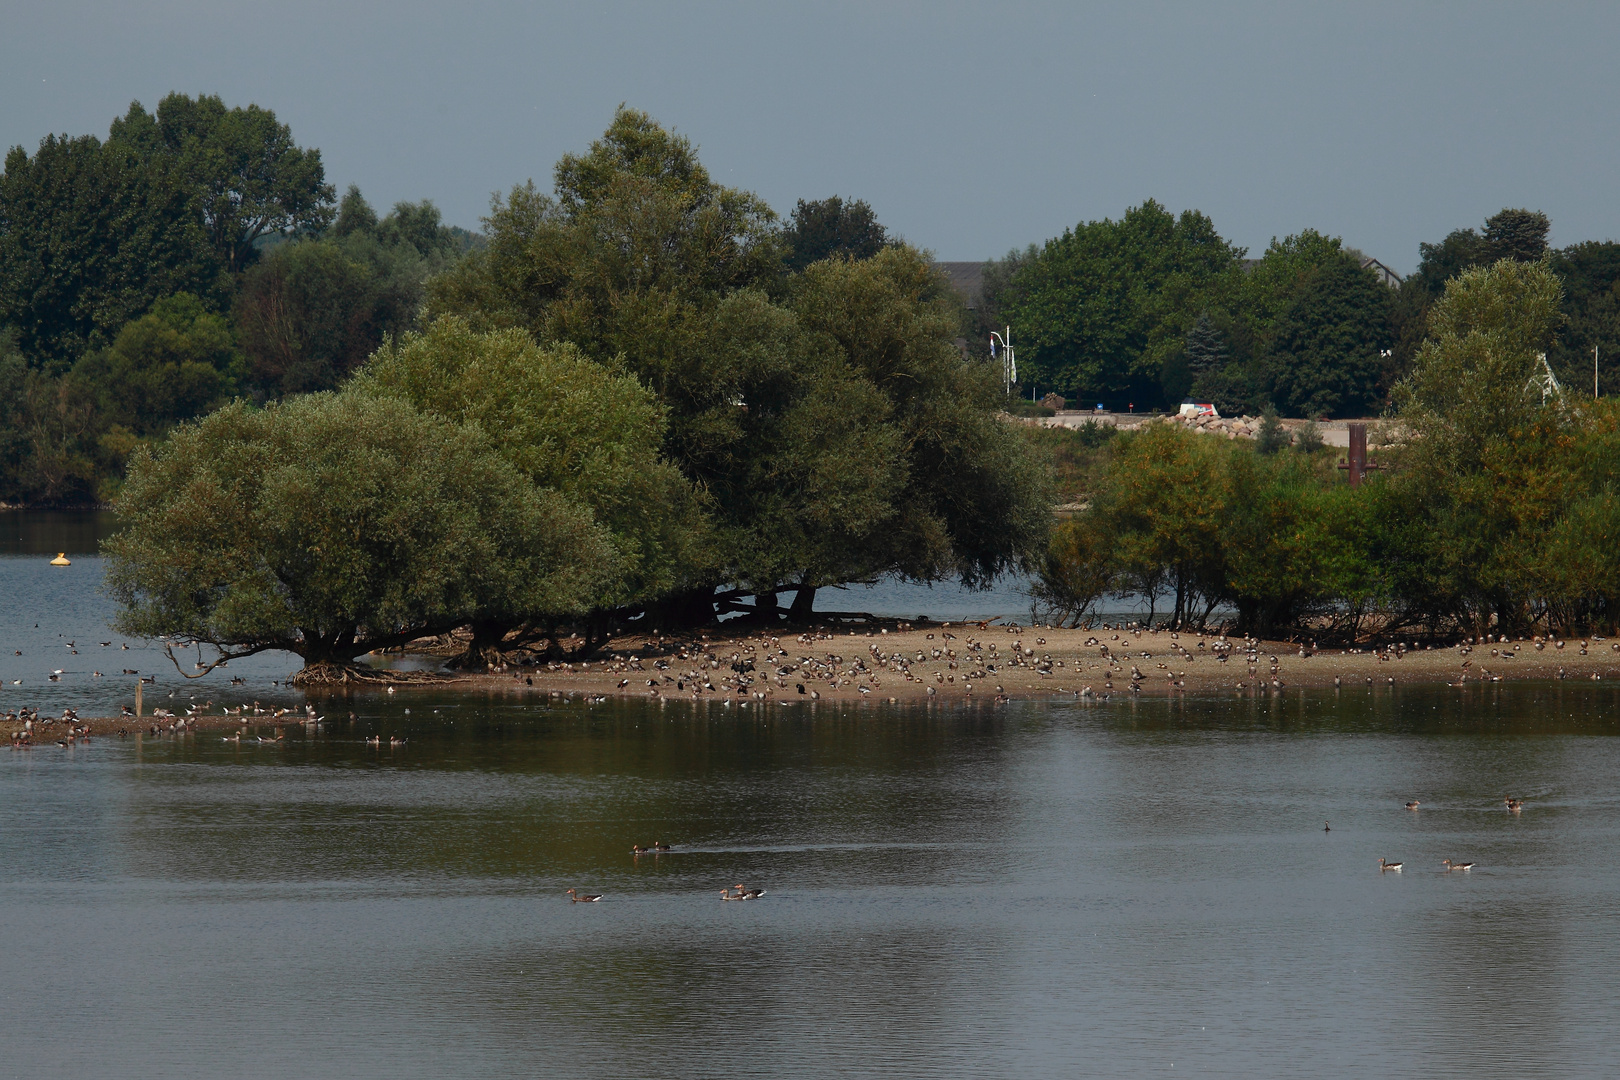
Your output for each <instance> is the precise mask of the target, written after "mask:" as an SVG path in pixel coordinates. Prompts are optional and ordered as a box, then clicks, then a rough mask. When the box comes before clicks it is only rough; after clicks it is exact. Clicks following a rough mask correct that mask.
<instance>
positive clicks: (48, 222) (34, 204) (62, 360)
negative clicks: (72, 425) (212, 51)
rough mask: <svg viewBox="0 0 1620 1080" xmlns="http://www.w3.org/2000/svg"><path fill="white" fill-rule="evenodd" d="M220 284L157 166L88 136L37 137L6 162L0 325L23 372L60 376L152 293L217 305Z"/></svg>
mask: <svg viewBox="0 0 1620 1080" xmlns="http://www.w3.org/2000/svg"><path fill="white" fill-rule="evenodd" d="M136 109H138V106H135V107H132V110H131V111H132V113H133V112H134V111H135V110H136ZM228 288H229V284H228V278H227V277H226V276H225V275H224V273H223V268H222V267H221V266H220V265H219V262H218V260H217V259H216V258H215V256H214V254H213V252H212V251H211V250H210V248H209V246H208V239H207V235H206V231H205V229H204V226H203V220H202V215H201V213H200V211H199V210H198V209H197V195H196V192H195V191H193V190H192V189H191V188H190V187H189V186H188V185H187V183H186V182H185V178H184V176H183V175H181V174H180V173H179V171H178V170H177V169H176V168H175V167H174V165H173V163H171V162H169V161H168V160H167V159H163V158H154V157H152V156H151V155H148V154H145V153H143V152H142V151H141V150H140V149H139V148H137V147H132V146H130V145H129V144H127V143H126V142H123V141H120V140H117V139H114V140H112V141H109V142H107V143H105V144H104V143H102V142H101V141H100V140H98V139H96V138H94V137H93V136H88V135H87V136H82V137H80V138H68V137H66V136H61V137H58V136H55V135H52V136H47V137H46V138H45V139H44V140H43V141H41V143H40V145H39V149H38V150H37V151H36V152H35V154H34V155H33V156H32V157H30V156H29V155H28V154H27V152H25V151H24V150H23V149H22V147H14V148H12V150H11V152H10V153H9V154H8V155H7V156H6V163H5V174H4V176H0V325H9V326H10V327H11V328H12V329H13V330H14V331H15V333H16V339H17V346H18V348H19V350H20V351H21V353H22V355H23V356H25V357H26V358H27V359H28V361H29V364H30V366H33V367H36V368H38V369H40V370H43V371H45V372H47V373H50V374H60V373H61V372H64V371H66V370H67V369H68V368H69V367H71V366H72V364H73V363H74V362H75V361H76V360H78V359H79V358H80V357H81V356H83V355H84V354H85V353H87V352H90V351H93V350H95V349H100V348H104V347H106V346H107V345H109V344H111V342H112V339H113V337H114V336H116V335H117V333H118V331H119V330H120V329H121V328H122V327H123V325H124V324H125V323H127V322H129V321H130V320H131V319H135V318H138V317H140V315H141V314H143V313H144V312H146V311H148V310H149V309H150V308H151V306H152V304H153V303H154V302H155V301H156V300H158V299H159V298H160V297H163V296H166V295H169V294H171V293H176V292H190V293H193V294H196V295H198V296H203V297H207V298H208V299H209V301H210V303H213V304H216V305H218V304H221V303H222V302H223V299H224V297H225V295H226V293H227V291H228Z"/></svg>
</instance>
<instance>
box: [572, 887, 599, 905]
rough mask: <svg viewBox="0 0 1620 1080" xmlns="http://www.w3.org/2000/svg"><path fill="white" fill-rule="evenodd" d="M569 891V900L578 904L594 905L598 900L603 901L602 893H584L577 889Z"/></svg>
mask: <svg viewBox="0 0 1620 1080" xmlns="http://www.w3.org/2000/svg"><path fill="white" fill-rule="evenodd" d="M567 891H568V899H570V900H572V901H573V902H574V903H576V904H594V903H596V902H597V901H598V900H600V899H602V894H601V893H582V892H579V891H578V890H577V889H569V890H567Z"/></svg>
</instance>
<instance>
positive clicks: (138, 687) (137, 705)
mask: <svg viewBox="0 0 1620 1080" xmlns="http://www.w3.org/2000/svg"><path fill="white" fill-rule="evenodd" d="M144 685H145V684H144V683H142V682H141V677H140V676H139V675H137V676H135V719H137V720H139V719H140V718H141V687H142V686H144Z"/></svg>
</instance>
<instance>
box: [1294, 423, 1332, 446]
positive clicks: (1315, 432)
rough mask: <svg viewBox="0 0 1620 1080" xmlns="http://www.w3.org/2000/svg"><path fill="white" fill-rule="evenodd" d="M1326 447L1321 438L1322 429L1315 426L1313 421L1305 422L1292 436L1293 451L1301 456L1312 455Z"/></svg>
mask: <svg viewBox="0 0 1620 1080" xmlns="http://www.w3.org/2000/svg"><path fill="white" fill-rule="evenodd" d="M1326 445H1327V443H1326V442H1325V441H1324V440H1323V438H1322V429H1321V428H1319V427H1317V426H1316V421H1315V420H1307V421H1305V426H1304V427H1302V428H1300V429H1299V433H1298V434H1297V435H1295V436H1294V449H1295V450H1298V451H1299V452H1300V453H1302V454H1314V453H1316V452H1317V451H1318V450H1320V449H1322V447H1324V446H1326Z"/></svg>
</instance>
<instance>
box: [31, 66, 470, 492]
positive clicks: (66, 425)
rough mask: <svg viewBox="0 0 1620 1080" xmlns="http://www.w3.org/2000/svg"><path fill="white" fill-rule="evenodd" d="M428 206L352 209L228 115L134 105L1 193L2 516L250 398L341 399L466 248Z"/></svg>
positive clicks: (287, 142) (119, 470) (172, 99)
mask: <svg viewBox="0 0 1620 1080" xmlns="http://www.w3.org/2000/svg"><path fill="white" fill-rule="evenodd" d="M475 242H476V239H475V238H474V237H473V236H472V234H470V233H467V232H466V231H465V230H459V229H453V228H449V227H447V226H445V225H443V224H442V223H441V222H440V219H439V213H438V210H437V209H436V208H434V206H433V205H432V204H431V203H428V202H421V203H401V204H399V205H398V206H396V207H394V209H393V210H392V211H390V212H389V213H388V214H387V215H386V216H384V217H382V218H381V219H379V218H378V217H377V215H376V213H375V212H374V211H373V210H372V209H371V208H370V207H369V206H367V205H366V202H365V200H364V199H363V198H362V197H361V195H360V193H359V191H358V190H356V189H354V188H350V189H349V192H348V194H347V195H346V196H345V197H344V199H343V201H342V203H341V206H339V205H336V200H335V197H334V192H333V190H332V187H331V186H330V185H329V184H327V183H326V180H325V174H324V170H323V167H322V164H321V158H320V151H318V150H314V149H303V148H300V147H299V146H298V145H297V144H296V143H295V142H294V141H293V138H292V134H291V132H290V130H289V129H288V127H287V126H286V125H285V124H282V123H280V122H278V121H277V120H276V117H275V114H274V113H273V112H270V111H269V110H267V109H262V108H260V107H258V106H256V105H249V106H247V107H245V108H241V107H238V108H227V107H226V106H225V104H224V103H223V102H222V101H221V100H220V99H219V98H218V97H211V96H206V95H204V96H200V97H197V98H191V97H188V96H186V95H183V94H170V95H168V96H167V97H165V98H164V99H163V100H162V101H161V102H160V103H159V104H158V107H157V109H156V111H155V112H147V111H146V110H145V109H144V108H142V107H141V105H140V104H139V103H136V104H134V105H131V106H130V109H129V112H128V113H127V114H126V115H124V116H122V117H119V118H118V119H116V120H114V121H113V124H112V127H111V130H110V131H109V133H108V136H107V138H106V139H105V140H103V139H99V138H97V137H95V136H91V135H85V136H78V137H70V136H54V135H53V136H49V137H47V138H46V139H44V140H43V141H42V142H41V143H40V145H39V148H38V149H37V150H36V151H35V152H34V153H33V154H32V155H30V154H29V153H27V152H26V151H25V150H24V149H23V148H21V147H15V148H13V149H12V150H11V151H10V153H9V154H8V155H7V157H6V161H5V172H4V174H3V175H0V501H20V502H32V503H49V504H85V503H93V502H98V501H104V500H106V499H108V498H110V497H112V496H113V495H114V494H115V493H116V492H117V491H118V488H119V485H120V483H121V481H122V476H123V466H124V462H125V460H126V459H127V458H128V456H129V454H130V452H131V450H132V449H133V448H134V447H135V446H136V445H139V444H141V443H143V442H146V441H150V440H152V439H155V438H159V437H161V436H162V435H163V434H164V433H165V432H167V431H168V430H169V429H171V428H172V427H173V426H174V425H175V424H177V423H179V422H181V421H184V420H188V419H191V418H194V417H198V416H202V415H204V414H205V413H207V412H208V411H209V410H211V409H213V408H216V407H218V406H219V405H221V404H223V403H225V402H227V401H229V400H231V399H232V398H234V397H237V396H242V397H246V398H248V399H250V400H254V401H260V402H262V401H268V400H273V399H275V398H278V397H281V396H282V395H285V394H288V393H297V392H305V391H310V390H319V389H326V388H331V387H334V386H336V385H337V384H338V383H339V382H341V381H342V380H343V379H344V378H345V377H346V376H347V375H348V374H349V373H351V372H352V371H353V370H354V369H355V368H357V367H358V366H359V365H360V364H362V363H363V362H364V360H365V358H366V357H367V356H368V355H370V353H371V352H372V350H374V349H375V348H376V347H377V346H378V345H379V344H381V342H382V341H383V340H384V338H385V337H387V336H388V335H391V334H400V333H403V332H405V331H407V330H409V329H411V328H413V327H415V326H416V320H417V316H418V312H419V310H420V308H421V305H422V301H423V297H424V288H425V283H426V281H427V279H428V278H429V277H430V276H431V275H432V274H434V273H437V272H439V271H440V270H442V269H443V268H444V267H446V266H447V265H448V264H449V263H450V262H452V261H453V260H454V259H455V258H456V257H458V256H459V255H460V254H461V253H462V252H464V251H465V250H466V249H467V248H468V247H469V246H472V244H474V243H475Z"/></svg>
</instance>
